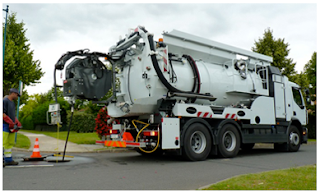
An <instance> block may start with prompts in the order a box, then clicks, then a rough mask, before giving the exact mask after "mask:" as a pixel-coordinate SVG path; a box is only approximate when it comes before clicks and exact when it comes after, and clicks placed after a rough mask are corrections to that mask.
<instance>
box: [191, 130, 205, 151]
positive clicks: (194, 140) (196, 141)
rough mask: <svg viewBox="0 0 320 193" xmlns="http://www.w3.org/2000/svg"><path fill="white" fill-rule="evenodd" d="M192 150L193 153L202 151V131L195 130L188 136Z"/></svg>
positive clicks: (203, 143) (203, 139) (203, 141)
mask: <svg viewBox="0 0 320 193" xmlns="http://www.w3.org/2000/svg"><path fill="white" fill-rule="evenodd" d="M190 143H191V148H192V151H193V152H195V153H202V152H203V151H204V149H205V148H206V145H207V144H206V143H207V142H206V137H205V136H204V134H203V133H202V132H199V131H196V132H194V133H193V134H192V135H191V138H190Z"/></svg>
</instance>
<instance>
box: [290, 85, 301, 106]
mask: <svg viewBox="0 0 320 193" xmlns="http://www.w3.org/2000/svg"><path fill="white" fill-rule="evenodd" d="M292 94H293V99H294V102H295V103H296V104H297V105H298V106H299V107H300V108H303V102H302V97H301V93H300V90H299V89H298V88H294V87H292Z"/></svg>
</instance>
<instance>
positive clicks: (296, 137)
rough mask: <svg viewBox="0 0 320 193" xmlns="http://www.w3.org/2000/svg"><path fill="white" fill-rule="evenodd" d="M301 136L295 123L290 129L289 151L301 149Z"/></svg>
mask: <svg viewBox="0 0 320 193" xmlns="http://www.w3.org/2000/svg"><path fill="white" fill-rule="evenodd" d="M300 143H301V137H300V132H299V130H298V128H297V127H296V126H294V125H291V126H290V129H289V151H291V152H296V151H298V150H299V149H300Z"/></svg>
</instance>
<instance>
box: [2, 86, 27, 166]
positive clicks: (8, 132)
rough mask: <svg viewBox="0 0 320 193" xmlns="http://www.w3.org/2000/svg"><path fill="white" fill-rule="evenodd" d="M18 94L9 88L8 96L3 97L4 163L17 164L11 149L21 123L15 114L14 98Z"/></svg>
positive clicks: (15, 90)
mask: <svg viewBox="0 0 320 193" xmlns="http://www.w3.org/2000/svg"><path fill="white" fill-rule="evenodd" d="M19 96H20V94H19V92H18V90H17V89H15V88H11V89H10V91H9V95H8V97H5V98H4V99H3V132H2V133H3V149H4V153H3V157H4V165H18V162H15V161H14V160H13V159H12V152H11V149H12V147H13V146H14V138H15V134H14V133H15V132H17V131H18V130H19V128H21V127H22V126H21V123H20V122H19V120H18V119H17V118H16V116H15V110H16V107H15V104H14V102H13V101H14V100H17V99H18V97H19Z"/></svg>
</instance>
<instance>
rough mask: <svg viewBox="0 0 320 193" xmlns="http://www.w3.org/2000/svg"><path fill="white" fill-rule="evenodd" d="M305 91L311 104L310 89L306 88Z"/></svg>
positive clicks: (308, 102) (307, 100)
mask: <svg viewBox="0 0 320 193" xmlns="http://www.w3.org/2000/svg"><path fill="white" fill-rule="evenodd" d="M304 92H305V93H306V102H307V104H308V105H310V104H311V99H310V91H309V89H305V90H304Z"/></svg>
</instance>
